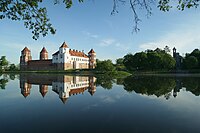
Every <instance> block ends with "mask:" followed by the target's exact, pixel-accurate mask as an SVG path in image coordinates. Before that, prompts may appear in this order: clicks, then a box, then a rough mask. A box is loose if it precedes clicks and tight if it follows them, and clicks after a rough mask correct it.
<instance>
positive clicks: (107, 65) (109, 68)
mask: <svg viewBox="0 0 200 133" xmlns="http://www.w3.org/2000/svg"><path fill="white" fill-rule="evenodd" d="M96 70H97V71H100V72H103V73H105V72H115V70H116V69H115V67H114V65H113V63H112V61H111V60H104V61H99V60H97V67H96Z"/></svg>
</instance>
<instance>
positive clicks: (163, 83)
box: [123, 76, 176, 97]
mask: <svg viewBox="0 0 200 133" xmlns="http://www.w3.org/2000/svg"><path fill="white" fill-rule="evenodd" d="M123 85H124V89H125V90H126V91H128V92H132V91H135V92H136V93H140V94H145V95H156V96H157V97H160V96H163V95H166V94H168V93H170V92H171V91H172V89H174V88H175V86H176V82H175V80H174V79H173V78H167V77H162V78H160V77H148V76H147V77H127V78H125V79H124V82H123Z"/></svg>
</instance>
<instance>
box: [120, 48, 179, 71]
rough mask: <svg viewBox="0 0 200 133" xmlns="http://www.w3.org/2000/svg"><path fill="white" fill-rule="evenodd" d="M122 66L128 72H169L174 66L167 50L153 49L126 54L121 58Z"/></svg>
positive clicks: (174, 62) (173, 60)
mask: <svg viewBox="0 0 200 133" xmlns="http://www.w3.org/2000/svg"><path fill="white" fill-rule="evenodd" d="M123 64H124V66H125V67H126V69H127V70H129V71H137V70H171V69H174V67H175V65H176V61H175V59H174V58H173V57H172V56H171V55H170V54H169V50H162V49H159V48H157V49H155V50H146V51H145V52H138V53H135V54H134V55H133V54H127V55H125V56H124V57H123Z"/></svg>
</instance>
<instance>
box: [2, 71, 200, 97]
mask: <svg viewBox="0 0 200 133" xmlns="http://www.w3.org/2000/svg"><path fill="white" fill-rule="evenodd" d="M19 77H20V78H19ZM16 78H17V79H18V78H19V79H20V88H21V89H22V90H21V91H22V92H21V93H22V95H23V96H25V97H26V96H28V95H30V89H31V84H38V85H39V89H40V90H39V91H40V93H41V94H42V96H43V97H44V96H45V94H46V93H47V92H48V86H49V85H50V86H53V91H55V92H56V93H61V92H62V91H59V90H57V89H56V88H57V87H58V86H59V84H61V85H62V83H65V82H66V83H69V84H70V86H66V88H67V87H68V88H69V87H72V88H73V87H75V88H76V89H74V90H71V91H70V93H69V94H70V95H71V94H72V93H73V94H77V93H79V92H84V91H85V89H86V88H87V89H88V92H89V93H90V94H91V95H93V94H94V92H95V91H96V86H101V87H103V88H104V89H112V88H113V83H115V84H117V85H123V87H124V90H126V91H127V92H130V93H131V92H135V93H138V94H142V95H147V96H151V95H155V96H157V97H161V96H164V97H165V98H166V99H169V98H170V97H171V96H173V97H177V95H178V93H179V92H180V90H181V89H182V88H185V90H186V91H189V92H191V93H192V94H194V95H195V96H199V95H200V77H183V76H181V77H174V76H171V77H169V76H168V77H164V76H163V77H162V76H129V77H126V78H117V79H116V78H115V77H113V76H111V75H109V74H104V75H98V76H97V77H96V78H94V77H90V76H89V77H83V76H82V77H78V76H67V75H43V76H41V75H24V74H22V75H15V74H10V75H0V88H1V89H6V85H7V83H8V82H9V81H10V80H15V79H16ZM79 83H80V84H79ZM84 83H86V84H84ZM84 85H86V86H84ZM23 88H24V89H23ZM60 88H61V87H60ZM81 88H84V89H81ZM63 92H65V89H63ZM59 95H60V96H59V97H60V98H62V99H63V97H64V94H63V93H62V94H59Z"/></svg>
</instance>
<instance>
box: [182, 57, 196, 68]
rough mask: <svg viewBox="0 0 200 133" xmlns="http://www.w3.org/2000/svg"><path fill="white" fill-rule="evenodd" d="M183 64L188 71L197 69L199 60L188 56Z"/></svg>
mask: <svg viewBox="0 0 200 133" xmlns="http://www.w3.org/2000/svg"><path fill="white" fill-rule="evenodd" d="M183 64H184V67H185V68H186V69H195V68H197V67H198V59H197V58H196V57H195V56H187V57H186V58H185V59H184V60H183Z"/></svg>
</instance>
